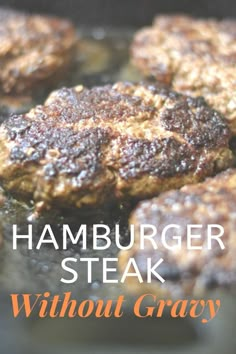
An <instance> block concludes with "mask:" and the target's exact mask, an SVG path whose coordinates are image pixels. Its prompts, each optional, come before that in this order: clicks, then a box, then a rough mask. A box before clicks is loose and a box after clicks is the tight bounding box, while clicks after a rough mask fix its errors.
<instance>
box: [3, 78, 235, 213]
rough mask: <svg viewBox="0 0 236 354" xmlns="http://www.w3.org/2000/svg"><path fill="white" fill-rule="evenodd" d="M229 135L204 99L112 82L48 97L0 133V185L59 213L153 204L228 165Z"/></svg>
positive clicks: (62, 91) (144, 85)
mask: <svg viewBox="0 0 236 354" xmlns="http://www.w3.org/2000/svg"><path fill="white" fill-rule="evenodd" d="M229 138H230V132H229V130H228V128H227V124H226V123H225V121H224V120H223V118H222V117H221V115H220V114H219V113H218V112H216V111H214V110H212V109H211V108H209V107H208V106H207V104H206V103H205V101H204V100H203V99H202V98H200V99H199V98H190V97H186V96H184V95H181V94H177V93H175V92H172V91H169V90H167V89H163V88H160V87H158V86H155V85H146V84H131V83H116V84H114V85H107V86H102V87H94V88H92V89H86V88H84V87H82V86H77V87H75V88H70V89H69V88H63V89H60V90H58V91H55V92H53V93H52V94H51V95H50V96H49V98H48V99H47V100H46V102H45V104H44V105H43V106H36V107H35V108H34V109H32V110H31V111H30V112H29V113H27V114H24V115H18V116H17V115H15V116H12V117H11V118H10V119H9V120H7V121H6V122H5V123H3V124H2V125H1V127H0V180H1V182H2V183H3V185H4V187H5V188H6V189H7V190H9V191H11V192H15V193H17V194H18V195H20V196H22V197H25V198H29V199H30V198H31V199H33V200H34V201H36V202H43V203H44V205H45V206H48V207H50V206H52V205H55V206H57V207H66V206H76V207H81V206H84V205H90V206H91V205H95V206H96V205H98V204H99V205H101V204H103V203H108V202H110V201H113V200H130V199H142V198H146V197H152V196H155V195H157V194H158V193H160V192H163V191H166V190H168V189H170V188H178V187H181V186H183V185H184V184H187V183H193V182H197V181H200V180H203V179H204V178H205V177H206V176H210V175H213V174H215V173H217V172H218V171H221V170H223V169H226V168H227V167H228V166H230V165H231V164H232V153H231V151H230V150H229V148H228V142H229Z"/></svg>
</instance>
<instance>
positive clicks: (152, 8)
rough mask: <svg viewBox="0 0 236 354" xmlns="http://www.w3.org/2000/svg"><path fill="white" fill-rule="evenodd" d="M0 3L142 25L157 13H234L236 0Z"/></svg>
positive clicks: (96, 21)
mask: <svg viewBox="0 0 236 354" xmlns="http://www.w3.org/2000/svg"><path fill="white" fill-rule="evenodd" d="M0 4H1V5H4V6H9V7H15V8H18V9H24V10H27V11H30V12H41V13H50V14H57V15H60V16H65V17H70V18H72V19H73V20H74V21H75V22H77V23H78V22H80V23H81V24H82V25H98V26H99V25H110V24H112V25H114V26H122V25H123V26H141V25H145V24H149V23H150V22H151V21H152V18H153V17H154V15H155V14H157V13H163V12H164V13H171V12H185V13H189V14H193V15H195V16H204V17H208V16H214V17H218V18H222V17H236V0H195V1H194V0H38V1H37V0H1V1H0Z"/></svg>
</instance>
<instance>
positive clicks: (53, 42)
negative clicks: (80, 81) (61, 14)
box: [0, 8, 77, 96]
mask: <svg viewBox="0 0 236 354" xmlns="http://www.w3.org/2000/svg"><path fill="white" fill-rule="evenodd" d="M76 41H77V36H76V31H75V28H74V27H73V25H72V24H71V23H70V22H69V21H66V20H62V19H58V18H56V17H46V16H39V15H28V14H24V13H21V12H17V11H13V10H6V9H3V8H0V43H1V47H0V62H1V70H0V94H1V96H2V95H15V94H18V95H19V94H26V93H30V94H32V92H31V91H32V90H33V89H35V88H38V87H42V86H43V85H45V84H46V83H49V82H51V81H55V80H56V78H57V77H58V76H60V77H61V76H62V75H63V74H65V71H66V68H67V67H68V65H69V64H70V62H71V60H72V53H73V49H74V47H75V43H76Z"/></svg>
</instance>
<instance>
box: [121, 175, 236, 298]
mask: <svg viewBox="0 0 236 354" xmlns="http://www.w3.org/2000/svg"><path fill="white" fill-rule="evenodd" d="M235 216H236V170H235V169H230V170H227V171H225V172H222V173H221V174H219V175H217V176H216V177H214V178H209V179H207V180H206V181H205V182H204V183H201V184H196V185H189V186H185V187H183V188H182V189H180V190H178V191H175V190H174V191H170V192H166V193H163V194H162V195H161V196H160V197H158V198H154V199H152V200H149V201H144V202H141V203H140V204H139V206H138V207H137V208H136V210H135V211H134V212H133V214H132V215H131V218H130V224H134V225H135V229H136V233H135V237H136V239H135V245H134V247H133V248H132V249H131V250H129V251H122V252H121V253H120V255H119V261H120V268H121V270H123V268H125V266H126V264H127V262H128V260H129V258H130V257H134V258H135V260H136V262H137V263H138V265H139V266H140V269H142V272H143V274H145V270H146V269H145V261H146V258H147V257H150V258H151V259H152V261H153V264H155V263H156V262H157V261H158V260H159V259H160V258H163V259H164V262H163V263H162V265H161V266H160V267H159V268H158V271H159V273H160V274H161V275H162V276H163V277H164V279H165V280H166V282H165V283H164V284H161V283H160V282H158V281H157V280H153V282H152V283H151V284H146V285H142V284H141V285H140V284H137V283H135V282H134V281H130V282H127V284H126V285H127V287H128V288H129V290H131V291H143V287H145V286H146V287H147V288H148V290H150V291H153V292H160V293H164V294H166V295H172V296H180V295H186V294H189V293H192V292H194V293H200V292H202V291H203V290H206V289H209V288H212V287H216V286H222V287H223V286H227V287H229V286H231V285H235V283H236V258H235V254H236V217H235ZM142 224H152V225H154V226H155V227H156V228H157V234H156V236H154V240H155V242H156V244H157V246H158V249H157V250H154V249H153V248H152V247H151V246H150V243H147V244H146V245H145V249H144V250H141V249H140V248H139V247H138V241H139V237H140V233H139V230H140V225H142ZM171 224H175V225H178V226H179V229H178V230H176V229H174V230H173V229H172V230H170V233H169V236H167V243H168V244H169V245H170V246H174V245H176V239H173V238H172V236H171V235H173V232H174V235H179V236H180V237H181V243H182V247H181V249H179V250H176V249H175V250H168V249H167V248H165V247H164V246H163V244H162V243H161V236H160V235H161V232H162V230H163V229H164V227H165V226H168V225H171ZM216 224H217V225H221V226H223V228H224V235H223V236H222V238H221V239H222V241H223V243H224V246H225V249H224V250H221V248H220V247H219V244H218V243H217V241H213V242H212V247H213V248H212V249H211V250H208V249H206V244H207V225H216ZM187 225H202V229H200V228H198V229H197V230H195V231H194V232H195V234H201V235H202V238H201V239H197V240H196V239H195V240H194V241H192V244H193V245H194V246H198V247H199V246H203V249H202V250H188V249H187V246H186V243H187V237H186V235H187ZM194 232H193V231H192V233H194ZM218 232H219V230H215V231H214V232H213V234H217V233H218Z"/></svg>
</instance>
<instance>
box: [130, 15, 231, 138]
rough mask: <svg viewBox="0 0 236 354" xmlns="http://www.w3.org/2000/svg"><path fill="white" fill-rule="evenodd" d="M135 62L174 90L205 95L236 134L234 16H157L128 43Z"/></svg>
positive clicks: (145, 71) (146, 72)
mask: <svg viewBox="0 0 236 354" xmlns="http://www.w3.org/2000/svg"><path fill="white" fill-rule="evenodd" d="M132 58H133V63H134V64H135V66H137V67H138V68H139V69H140V70H141V71H142V72H143V73H144V74H145V75H146V76H153V77H155V78H156V79H157V80H159V81H161V82H164V83H165V84H171V85H172V87H173V89H174V90H176V91H180V92H182V93H185V94H190V95H192V96H204V98H205V99H206V101H207V103H208V104H209V105H211V106H212V107H213V108H214V109H216V110H219V111H220V112H221V113H222V114H224V115H225V117H226V118H227V121H228V123H229V126H230V128H231V130H232V131H233V132H234V133H236V21H235V20H223V21H217V20H213V19H208V20H204V19H194V18H192V17H190V16H184V15H182V16H181V15H179V16H177V15H176V16H158V17H157V18H156V19H155V21H154V24H153V26H152V27H147V28H144V29H141V30H140V31H139V32H138V33H137V34H136V36H135V38H134V41H133V45H132Z"/></svg>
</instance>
